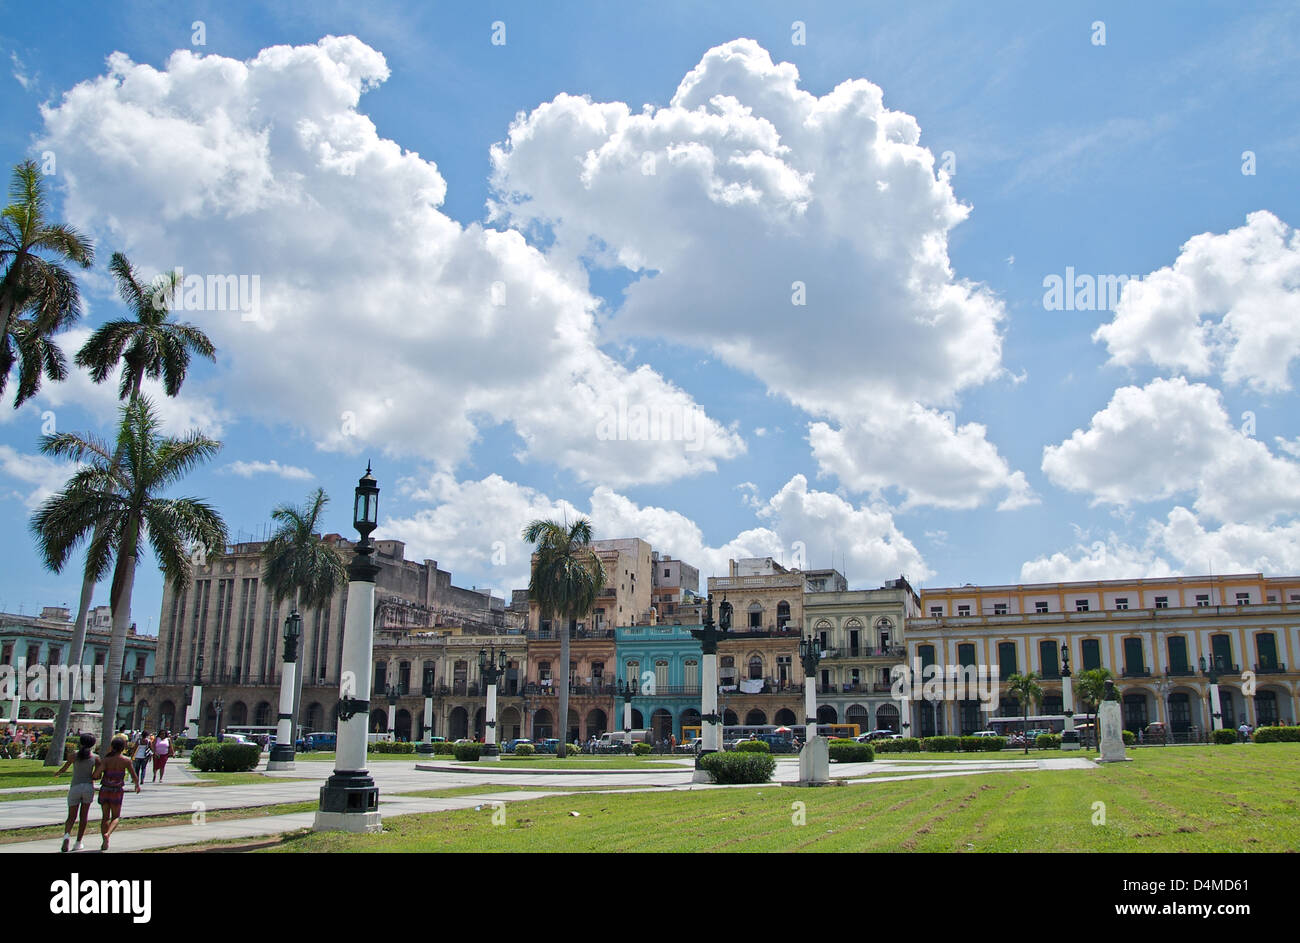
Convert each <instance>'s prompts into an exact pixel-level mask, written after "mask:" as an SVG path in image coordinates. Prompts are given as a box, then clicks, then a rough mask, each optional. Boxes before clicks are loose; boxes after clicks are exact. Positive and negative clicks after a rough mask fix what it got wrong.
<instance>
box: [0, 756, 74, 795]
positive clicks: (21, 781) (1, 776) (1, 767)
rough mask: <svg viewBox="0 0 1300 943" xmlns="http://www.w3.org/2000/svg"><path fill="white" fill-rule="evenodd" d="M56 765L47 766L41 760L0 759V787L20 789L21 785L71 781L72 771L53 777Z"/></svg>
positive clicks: (53, 784) (43, 784)
mask: <svg viewBox="0 0 1300 943" xmlns="http://www.w3.org/2000/svg"><path fill="white" fill-rule="evenodd" d="M57 770H58V767H57V766H50V767H47V766H46V765H45V763H44V761H42V760H0V789H20V788H22V787H23V786H28V787H31V786H57V785H58V784H59V783H64V784H65V785H66V784H67V783H70V782H72V771H71V770H69V771H68V772H66V773H64V774H63V776H62V777H61V778H59V779H55V778H54V773H55V772H56V771H57Z"/></svg>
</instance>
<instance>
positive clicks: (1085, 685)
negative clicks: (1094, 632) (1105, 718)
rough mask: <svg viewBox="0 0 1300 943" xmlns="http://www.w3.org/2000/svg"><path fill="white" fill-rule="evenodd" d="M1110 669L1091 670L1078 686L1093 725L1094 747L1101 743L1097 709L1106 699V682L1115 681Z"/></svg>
mask: <svg viewBox="0 0 1300 943" xmlns="http://www.w3.org/2000/svg"><path fill="white" fill-rule="evenodd" d="M1114 677H1115V676H1114V675H1112V674H1111V673H1110V669H1109V668H1089V669H1088V670H1087V671H1085V672H1083V674H1081V675H1079V677H1078V681H1077V686H1078V689H1079V699H1080V700H1081V701H1082V702H1083V705H1084V707H1085V708H1087V713H1088V718H1089V723H1091V724H1092V740H1093V746H1096V745H1097V744H1098V743H1100V742H1101V740H1100V738H1099V737H1098V736H1097V707H1098V705H1099V704H1101V702H1102V701H1103V700H1105V699H1106V681H1107V679H1112V680H1113V679H1114Z"/></svg>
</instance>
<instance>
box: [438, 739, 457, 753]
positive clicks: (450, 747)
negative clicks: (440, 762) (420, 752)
mask: <svg viewBox="0 0 1300 943" xmlns="http://www.w3.org/2000/svg"><path fill="white" fill-rule="evenodd" d="M433 752H434V753H435V754H436V755H441V756H449V755H451V754H452V753H455V752H456V744H454V743H448V742H447V741H445V740H439V741H438V742H437V743H435V744H434V745H433Z"/></svg>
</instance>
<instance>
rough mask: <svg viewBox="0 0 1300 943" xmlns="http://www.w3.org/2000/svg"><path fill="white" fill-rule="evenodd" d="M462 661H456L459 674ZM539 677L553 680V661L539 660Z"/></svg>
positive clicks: (540, 679)
mask: <svg viewBox="0 0 1300 943" xmlns="http://www.w3.org/2000/svg"><path fill="white" fill-rule="evenodd" d="M460 665H461V662H456V667H457V674H459V673H460V672H459V669H460ZM537 679H538V680H539V681H550V680H551V663H550V662H549V661H539V662H538V663H537Z"/></svg>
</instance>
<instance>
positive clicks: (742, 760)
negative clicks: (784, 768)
mask: <svg viewBox="0 0 1300 943" xmlns="http://www.w3.org/2000/svg"><path fill="white" fill-rule="evenodd" d="M700 769H702V770H704V771H705V772H708V773H711V774H712V775H713V778H714V779H715V780H716V781H717V782H719V783H721V784H723V785H736V784H737V783H768V782H771V781H772V774H773V773H775V772H776V760H775V759H774V758H773V757H772V756H771V754H768V753H747V752H744V751H739V752H738V751H734V750H733V751H732V752H730V753H708V754H705V755H704V756H702V757H700Z"/></svg>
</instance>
